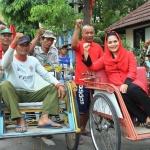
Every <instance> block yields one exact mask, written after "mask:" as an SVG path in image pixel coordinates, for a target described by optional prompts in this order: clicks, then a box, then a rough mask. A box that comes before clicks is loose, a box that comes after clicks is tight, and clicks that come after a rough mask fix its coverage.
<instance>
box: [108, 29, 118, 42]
mask: <svg viewBox="0 0 150 150" xmlns="http://www.w3.org/2000/svg"><path fill="white" fill-rule="evenodd" d="M111 35H114V36H116V37H117V39H118V36H117V34H116V32H115V31H108V32H107V33H106V40H107V39H108V37H109V36H111ZM118 40H119V39H118Z"/></svg>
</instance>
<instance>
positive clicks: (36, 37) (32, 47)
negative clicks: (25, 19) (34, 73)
mask: <svg viewBox="0 0 150 150" xmlns="http://www.w3.org/2000/svg"><path fill="white" fill-rule="evenodd" d="M44 32H45V29H44V28H40V29H39V30H38V33H37V34H36V36H35V37H34V39H33V40H32V41H31V45H30V50H29V52H32V51H33V50H34V48H35V46H36V44H37V42H38V40H39V39H40V37H41V36H42V35H43V34H44Z"/></svg>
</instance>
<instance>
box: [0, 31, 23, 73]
mask: <svg viewBox="0 0 150 150" xmlns="http://www.w3.org/2000/svg"><path fill="white" fill-rule="evenodd" d="M23 36H24V34H23V33H17V34H16V36H15V38H14V40H13V42H12V43H11V45H10V46H9V49H8V50H7V51H6V53H5V55H4V57H3V59H2V68H3V69H4V70H7V69H8V68H9V66H10V64H11V62H12V61H13V56H14V55H13V54H14V50H15V49H16V47H17V43H18V42H19V40H20V39H21V38H22V37H23Z"/></svg>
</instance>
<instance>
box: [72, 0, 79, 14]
mask: <svg viewBox="0 0 150 150" xmlns="http://www.w3.org/2000/svg"><path fill="white" fill-rule="evenodd" d="M72 3H73V5H74V12H75V14H78V13H79V9H78V0H72Z"/></svg>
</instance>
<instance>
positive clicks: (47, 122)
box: [0, 33, 66, 132]
mask: <svg viewBox="0 0 150 150" xmlns="http://www.w3.org/2000/svg"><path fill="white" fill-rule="evenodd" d="M15 50H16V54H15V55H14V51H15ZM29 50H30V38H29V37H28V36H27V35H23V34H22V33H17V34H16V36H15V38H14V40H13V42H12V43H11V45H10V47H9V49H8V50H7V51H6V53H5V55H4V57H3V61H2V67H3V68H4V70H5V72H6V74H7V80H6V81H3V82H2V83H1V85H0V86H1V88H0V94H1V95H2V97H3V101H4V103H5V104H6V107H7V108H8V110H9V111H10V114H11V119H16V120H17V126H16V128H15V131H16V132H26V127H25V122H24V119H23V118H22V115H21V113H20V111H19V107H18V103H24V102H40V101H41V100H42V101H43V111H42V116H41V118H40V119H39V122H38V127H40V128H47V127H49V128H61V126H60V124H57V123H54V122H52V120H51V119H49V118H48V116H49V114H52V115H56V114H58V97H60V99H62V98H64V96H65V94H66V91H65V88H64V87H63V86H62V85H61V84H60V83H59V81H58V80H57V79H56V78H55V77H54V76H53V75H51V73H48V72H47V71H46V70H45V69H44V67H43V66H42V65H41V64H40V63H39V61H38V60H37V59H36V58H35V57H33V56H28V52H29ZM35 72H36V73H38V74H40V75H41V77H42V78H43V79H44V80H46V81H48V82H49V83H50V84H49V85H48V86H46V87H44V88H42V89H40V90H38V91H34V82H35Z"/></svg>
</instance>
